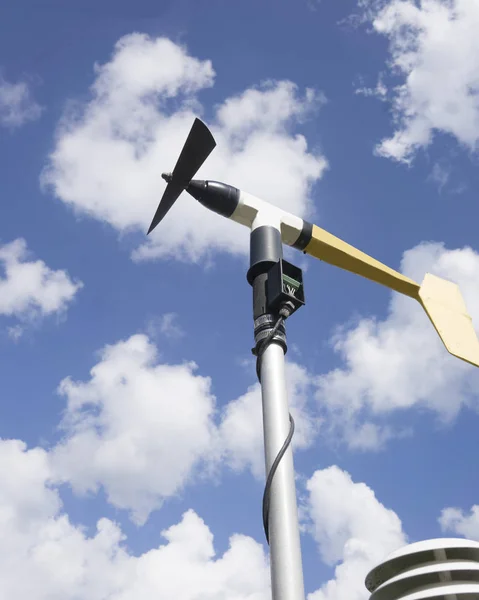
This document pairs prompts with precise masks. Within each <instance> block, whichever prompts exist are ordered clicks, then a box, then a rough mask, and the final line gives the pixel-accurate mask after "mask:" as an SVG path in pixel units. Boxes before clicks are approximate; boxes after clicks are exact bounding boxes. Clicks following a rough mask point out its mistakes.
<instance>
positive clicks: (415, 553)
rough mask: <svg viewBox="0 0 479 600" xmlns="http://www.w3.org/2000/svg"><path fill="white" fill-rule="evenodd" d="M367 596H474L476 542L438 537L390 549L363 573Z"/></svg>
mask: <svg viewBox="0 0 479 600" xmlns="http://www.w3.org/2000/svg"><path fill="white" fill-rule="evenodd" d="M366 587H367V589H368V590H369V591H370V592H372V594H371V597H370V600H477V599H478V598H479V543H478V542H472V541H470V540H464V539H455V538H440V539H435V540H427V541H424V542H417V543H415V544H410V545H409V546H406V547H404V548H401V549H400V550H397V551H396V552H393V554H391V555H390V556H389V557H388V558H387V559H386V560H385V561H384V562H383V563H382V564H380V565H379V566H377V567H375V568H374V569H373V570H372V571H371V572H370V573H369V574H368V576H367V577H366Z"/></svg>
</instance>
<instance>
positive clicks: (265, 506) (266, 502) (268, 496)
mask: <svg viewBox="0 0 479 600" xmlns="http://www.w3.org/2000/svg"><path fill="white" fill-rule="evenodd" d="M293 433H294V419H293V417H292V416H291V413H290V414H289V433H288V436H287V438H286V439H285V441H284V444H283V446H282V447H281V450H280V451H279V452H278V455H277V456H276V458H275V459H274V462H273V464H272V465H271V469H270V471H269V473H268V477H267V479H266V485H265V486H264V493H263V528H264V534H265V536H266V541H267V542H268V545H269V505H270V500H271V484H272V483H273V476H274V474H275V473H276V469H277V468H278V465H279V463H280V461H281V459H282V458H283V455H284V453H285V452H286V450H287V449H288V446H289V444H290V443H291V440H292V439H293Z"/></svg>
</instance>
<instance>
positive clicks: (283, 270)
mask: <svg viewBox="0 0 479 600" xmlns="http://www.w3.org/2000/svg"><path fill="white" fill-rule="evenodd" d="M266 296H267V299H268V309H269V310H274V311H276V310H279V308H280V306H281V304H283V302H291V304H292V305H293V306H294V310H293V311H292V313H293V312H295V311H296V310H298V308H300V307H301V306H303V305H304V286H303V272H302V270H301V269H300V268H299V267H295V266H294V265H292V264H291V263H289V262H287V261H285V260H283V259H280V260H279V261H278V262H277V263H275V264H274V265H273V266H272V267H271V268H270V269H269V270H268V278H267V281H266Z"/></svg>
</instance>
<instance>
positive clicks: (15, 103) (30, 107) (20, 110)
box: [0, 75, 43, 129]
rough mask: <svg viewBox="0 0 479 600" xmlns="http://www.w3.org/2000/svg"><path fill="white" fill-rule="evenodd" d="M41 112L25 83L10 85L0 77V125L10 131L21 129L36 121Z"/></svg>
mask: <svg viewBox="0 0 479 600" xmlns="http://www.w3.org/2000/svg"><path fill="white" fill-rule="evenodd" d="M42 110H43V109H42V107H41V106H39V105H38V104H37V103H36V102H35V101H34V100H33V98H32V95H31V92H30V88H29V87H28V84H27V83H26V82H25V81H20V82H18V83H10V82H9V81H6V80H5V79H4V78H3V77H2V76H1V75H0V125H3V126H4V127H9V128H12V129H13V128H15V127H21V126H22V125H24V124H25V123H27V122H28V121H35V120H36V119H38V118H39V117H40V115H41V114H42Z"/></svg>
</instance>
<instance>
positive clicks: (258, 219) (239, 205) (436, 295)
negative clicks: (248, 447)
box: [148, 119, 479, 600]
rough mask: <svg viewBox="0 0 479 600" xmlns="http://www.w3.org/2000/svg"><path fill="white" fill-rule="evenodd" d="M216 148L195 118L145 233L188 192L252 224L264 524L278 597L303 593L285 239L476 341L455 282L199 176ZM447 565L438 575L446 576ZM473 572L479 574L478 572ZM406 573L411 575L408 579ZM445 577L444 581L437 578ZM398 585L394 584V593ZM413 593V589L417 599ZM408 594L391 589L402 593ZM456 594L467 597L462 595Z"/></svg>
mask: <svg viewBox="0 0 479 600" xmlns="http://www.w3.org/2000/svg"><path fill="white" fill-rule="evenodd" d="M215 146H216V142H215V140H214V138H213V135H212V134H211V132H210V130H209V129H208V128H207V127H206V125H205V124H204V123H203V122H202V121H200V120H199V119H195V121H194V123H193V126H192V128H191V131H190V133H189V135H188V138H187V140H186V142H185V145H184V146H183V149H182V151H181V154H180V156H179V158H178V161H177V163H176V166H175V168H174V169H173V172H172V173H164V174H163V175H162V177H163V179H164V180H165V181H166V182H167V186H166V189H165V191H164V194H163V197H162V198H161V201H160V204H159V206H158V209H157V211H156V213H155V216H154V217H153V221H152V222H151V225H150V227H149V229H148V234H149V233H151V232H152V231H153V229H155V227H156V226H157V225H158V224H159V223H160V222H161V221H162V220H163V219H164V217H165V216H166V214H167V213H168V211H169V210H170V208H171V207H172V206H173V204H174V203H175V202H176V200H177V199H178V197H179V196H180V194H181V193H182V192H183V191H186V192H188V193H189V194H190V195H191V196H193V198H195V199H196V200H198V202H200V203H201V204H202V205H203V206H205V207H206V208H208V209H210V210H212V211H214V212H216V213H218V214H219V215H221V216H223V217H226V218H228V219H231V220H233V221H236V222H237V223H239V224H241V225H245V226H246V227H248V228H249V229H250V230H251V235H250V267H249V270H248V273H247V279H248V282H249V283H250V285H251V286H252V288H253V317H254V338H255V347H254V349H253V353H254V354H255V355H256V356H257V374H258V378H259V381H260V384H261V395H262V404H263V430H264V446H265V458H266V473H267V479H266V485H265V491H264V495H263V525H264V529H265V534H266V539H267V541H268V543H269V545H270V563H271V582H272V593H273V600H304V584H303V571H302V561H301V546H300V538H299V527H298V515H297V504H296V488H295V479H294V467H293V454H292V450H291V446H290V442H291V439H292V436H293V433H294V420H293V418H292V417H291V415H290V414H289V406H288V398H287V392H286V384H285V353H286V350H287V343H286V329H285V320H286V319H287V318H288V317H289V316H290V315H291V314H292V313H294V312H295V311H296V310H297V309H299V308H300V307H301V306H303V305H304V302H305V296H304V287H303V276H302V272H301V269H299V268H298V267H296V266H294V265H292V264H290V263H289V262H287V261H285V260H283V244H286V245H288V246H291V247H293V248H296V249H297V250H300V251H302V252H304V253H305V254H309V255H310V256H312V257H314V258H318V259H320V260H323V261H324V262H327V263H329V264H331V265H335V266H337V267H340V268H341V269H345V270H347V271H351V272H352V273H356V274H358V275H361V276H363V277H366V278H367V279H370V280H372V281H375V282H376V283H380V284H382V285H384V286H386V287H388V288H390V289H392V290H395V291H396V292H399V293H401V294H404V295H406V296H409V297H411V298H413V299H415V300H417V301H418V302H419V303H420V304H421V305H422V307H423V308H424V310H425V311H426V314H427V315H428V317H429V319H430V320H431V322H432V324H433V325H434V327H435V329H436V331H437V332H438V334H439V336H440V338H441V340H442V341H443V343H444V345H445V347H446V349H447V350H448V351H449V352H450V353H451V354H453V355H454V356H457V357H458V358H460V359H462V360H464V361H466V362H468V363H470V364H472V365H475V366H479V341H478V339H477V337H476V334H475V331H474V328H473V326H472V321H471V317H470V316H469V314H468V313H467V309H466V306H465V303H464V300H463V298H462V295H461V293H460V291H459V288H458V286H457V285H456V284H454V283H451V282H449V281H446V280H444V279H441V278H439V277H436V276H435V275H432V274H430V273H427V274H426V275H425V277H424V280H423V282H422V284H421V285H419V284H417V283H416V282H415V281H413V280H412V279H409V278H408V277H406V276H404V275H402V274H401V273H399V272H397V271H395V270H394V269H391V268H389V267H387V266H386V265H384V264H382V263H381V262H379V261H377V260H375V259H374V258H372V257H370V256H368V255H367V254H365V253H364V252H361V251H360V250H358V249H357V248H354V247H353V246H351V245H349V244H347V243H346V242H344V241H343V240H341V239H339V238H337V237H336V236H334V235H332V234H331V233H329V232H328V231H326V230H324V229H321V228H320V227H318V226H316V225H313V224H312V223H309V222H308V221H306V220H304V219H302V218H300V217H297V216H295V215H293V214H291V213H288V212H287V211H284V210H282V209H280V208H279V207H277V206H274V205H273V204H270V203H269V202H266V201H265V200H261V199H260V198H256V197H255V196H253V195H251V194H249V193H247V192H245V191H243V190H239V189H238V188H236V187H233V186H231V185H228V184H226V183H221V182H217V181H203V180H195V179H193V177H194V176H195V174H196V173H197V171H198V170H199V168H200V167H201V166H202V165H203V163H204V162H205V160H206V159H207V158H208V156H209V155H210V153H211V152H212V150H213V149H214V147H215ZM478 560H479V555H478ZM395 564H396V563H395ZM378 568H379V567H378ZM443 571H444V569H443ZM443 571H441V574H444V573H443ZM448 572H449V571H448ZM476 572H477V573H479V570H476ZM478 580H479V579H478ZM408 581H409V582H410V581H412V579H411V577H409V579H408ZM440 581H443V579H441V578H440ZM378 585H379V584H378ZM388 585H389V586H390V583H388ZM373 589H375V588H373ZM392 589H393V588H392V587H389V590H390V591H391V590H392ZM401 589H402V588H401ZM421 589H422V590H423V594H422V595H419V596H417V595H415V594H413V596H414V599H415V600H420V599H424V600H426V599H432V598H434V599H437V600H439V599H446V598H447V599H450V598H452V596H450V594H448V593H446V592H443V591H442V589H441V590H439V589H438V588H437V589H436V592H437V593H436V594H435V595H432V593H431V594H429V595H428V594H427V590H426V589H425V588H424V587H422V588H421ZM469 589H471V588H469ZM370 590H371V591H372V588H370ZM473 591H474V592H477V594H476V595H472V596H471V598H474V597H475V598H478V597H479V585H477V589H475V590H473ZM375 593H376V592H375ZM454 593H456V592H454ZM376 596H377V598H378V600H380V598H381V600H383V598H384V599H386V598H391V599H392V597H393V596H387V595H386V596H384V594H383V592H381V593H376ZM413 596H410V599H411V600H412V598H413ZM407 597H409V596H403V595H401V596H394V598H404V600H406V598H407ZM457 597H460V598H463V597H464V598H466V596H463V595H461V594H460V593H459V594H458V595H457ZM454 598H456V596H454ZM345 600H346V599H345Z"/></svg>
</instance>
